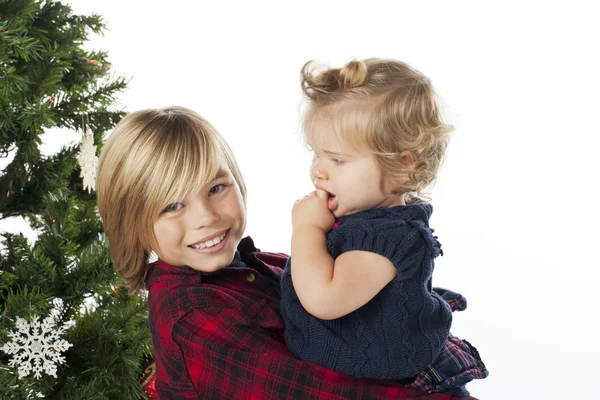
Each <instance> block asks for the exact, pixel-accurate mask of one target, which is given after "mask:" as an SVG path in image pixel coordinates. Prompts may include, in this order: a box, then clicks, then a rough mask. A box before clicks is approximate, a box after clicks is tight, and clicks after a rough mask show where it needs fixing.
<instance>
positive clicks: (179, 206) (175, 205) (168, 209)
mask: <svg viewBox="0 0 600 400" xmlns="http://www.w3.org/2000/svg"><path fill="white" fill-rule="evenodd" d="M182 208H183V204H182V203H171V204H169V205H168V206H166V207H165V208H163V210H162V212H163V213H165V212H173V211H179V210H181V209H182Z"/></svg>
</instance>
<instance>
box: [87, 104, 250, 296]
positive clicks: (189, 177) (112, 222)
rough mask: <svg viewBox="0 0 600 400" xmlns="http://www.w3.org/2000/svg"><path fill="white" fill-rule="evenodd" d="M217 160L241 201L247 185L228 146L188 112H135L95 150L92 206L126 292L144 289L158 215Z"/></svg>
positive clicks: (195, 186)
mask: <svg viewBox="0 0 600 400" xmlns="http://www.w3.org/2000/svg"><path fill="white" fill-rule="evenodd" d="M221 161H224V162H225V163H226V164H227V166H228V167H229V169H230V170H231V173H232V174H233V177H234V179H235V181H236V182H237V184H238V186H239V188H240V191H241V193H242V197H243V199H244V203H245V202H246V186H245V184H244V179H243V178H242V174H241V173H240V170H239V168H238V166H237V163H236V161H235V157H234V155H233V153H232V151H231V149H230V148H229V146H228V145H227V142H226V141H225V140H224V139H223V137H222V136H221V135H220V134H219V133H218V132H217V131H216V129H215V128H213V126H212V125H211V124H210V123H208V121H206V120H205V119H204V118H202V117H201V116H200V115H198V114H197V113H195V112H194V111H192V110H189V109H186V108H183V107H169V108H164V109H150V110H141V111H137V112H134V113H131V114H129V115H127V116H126V117H125V118H123V120H121V122H119V124H117V126H116V127H115V129H114V131H113V133H112V135H111V136H110V137H109V138H108V140H107V141H106V143H105V144H104V147H103V149H102V152H101V154H100V163H99V167H98V180H97V183H98V209H99V211H100V217H101V218H102V221H103V224H104V231H105V233H106V234H107V235H108V237H109V240H110V253H111V258H112V262H113V265H114V267H115V269H116V271H117V273H118V274H119V275H120V276H121V277H122V278H123V280H124V281H125V284H126V285H127V287H128V288H129V289H130V290H137V289H141V288H143V287H144V279H145V276H146V271H147V268H148V257H149V254H150V252H151V251H152V249H156V248H157V241H156V236H155V235H154V227H153V225H154V223H155V222H156V220H157V218H158V216H159V213H160V212H161V211H162V209H164V207H166V206H167V205H168V204H169V203H172V202H176V201H181V200H182V199H183V198H185V197H186V196H187V195H188V194H191V193H194V192H195V191H197V190H199V189H200V188H201V187H203V186H204V185H205V184H206V183H207V182H209V181H211V180H212V179H214V177H215V176H216V175H217V171H218V169H219V166H220V162H221Z"/></svg>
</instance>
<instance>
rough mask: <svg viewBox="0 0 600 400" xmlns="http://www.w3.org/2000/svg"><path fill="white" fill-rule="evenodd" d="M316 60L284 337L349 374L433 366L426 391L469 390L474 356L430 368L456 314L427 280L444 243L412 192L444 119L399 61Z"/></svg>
mask: <svg viewBox="0 0 600 400" xmlns="http://www.w3.org/2000/svg"><path fill="white" fill-rule="evenodd" d="M312 67H313V64H312V63H311V62H309V63H307V64H306V65H305V66H304V68H303V70H302V89H303V91H304V93H305V94H306V96H307V97H308V100H309V107H308V110H307V112H306V115H305V118H304V134H305V138H306V141H307V143H308V145H309V146H310V147H311V148H312V149H313V151H314V160H313V164H312V166H311V177H312V179H313V181H314V186H315V188H316V192H313V193H312V194H310V195H309V196H306V197H305V198H303V199H301V200H299V201H297V202H296V204H295V205H294V207H293V211H292V224H293V233H292V254H291V258H290V260H289V261H288V264H287V266H286V269H285V271H284V273H283V277H282V286H281V290H282V302H281V309H282V314H283V317H284V321H285V323H286V331H285V337H286V340H287V343H288V346H289V347H290V349H291V350H292V351H293V352H294V354H296V355H297V356H298V357H299V358H301V359H302V360H305V361H310V362H314V363H317V364H320V365H322V366H324V367H327V368H330V369H333V370H335V371H339V372H342V373H345V374H349V375H353V376H355V377H360V378H376V379H393V380H406V379H407V378H411V377H416V376H418V375H419V373H421V376H423V374H427V375H428V376H430V377H431V376H436V377H435V378H434V380H432V381H431V382H430V386H428V388H427V389H428V390H432V391H445V392H448V393H467V392H466V390H465V389H464V388H462V387H461V386H462V385H464V383H466V382H468V381H470V380H472V379H473V378H483V377H485V376H487V371H486V370H485V367H484V365H483V363H481V362H480V360H476V359H473V360H471V362H472V365H471V367H472V368H471V370H470V371H468V372H464V369H465V368H464V365H460V364H459V363H456V364H455V365H452V366H451V367H449V369H448V370H446V371H444V372H442V373H439V371H438V373H431V371H429V372H427V371H428V368H430V365H431V364H432V363H433V362H434V360H436V357H440V356H442V357H443V354H444V353H445V346H446V343H447V340H448V338H449V337H450V326H451V323H452V310H451V307H450V305H449V304H448V302H446V301H445V300H444V299H443V298H442V294H443V293H442V292H440V293H438V291H436V290H433V289H432V273H433V267H434V262H433V260H434V258H436V257H437V256H438V255H439V254H441V248H440V247H441V246H440V243H439V242H438V241H437V238H436V237H435V236H433V230H432V229H431V228H429V216H430V215H431V211H432V208H431V206H430V205H429V204H427V202H425V201H424V200H422V199H421V198H419V197H417V196H418V195H419V194H420V193H421V191H422V190H423V189H424V188H425V187H427V186H428V185H429V184H430V183H431V182H432V181H433V179H434V178H435V176H436V171H437V169H438V166H439V164H440V161H441V160H442V157H443V155H444V151H445V149H446V144H447V141H448V133H449V132H450V130H451V127H450V126H448V125H446V124H444V123H443V122H442V120H441V118H440V112H439V110H438V107H437V105H436V101H435V96H434V92H433V89H432V87H431V84H430V82H429V80H428V79H427V78H426V77H425V76H423V74H421V73H420V72H418V71H416V70H414V69H412V68H411V67H409V66H408V65H406V64H404V63H402V62H398V61H394V60H382V59H368V60H365V61H353V62H350V63H348V64H347V65H346V66H344V67H343V68H341V69H328V70H325V71H323V72H320V73H319V72H314V70H313V68H312ZM292 260H293V262H292ZM445 294H446V295H448V294H449V293H448V292H446V293H445ZM450 339H451V340H454V339H455V338H452V337H450ZM459 342H460V341H459ZM438 361H439V360H438ZM461 371H462V372H461ZM445 374H448V375H445ZM450 376H454V377H456V376H460V379H454V381H452V382H447V380H448V378H449V377H450ZM411 382H412V381H411ZM413 383H414V382H413Z"/></svg>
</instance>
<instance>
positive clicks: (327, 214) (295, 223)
mask: <svg viewBox="0 0 600 400" xmlns="http://www.w3.org/2000/svg"><path fill="white" fill-rule="evenodd" d="M328 197H329V195H328V194H327V192H326V191H324V190H320V189H317V190H316V191H315V192H312V193H311V194H309V195H308V196H304V197H303V198H301V199H300V200H297V201H296V202H295V203H294V207H293V208H292V227H293V229H297V228H299V227H301V226H304V225H309V226H316V227H318V228H319V229H322V230H323V231H324V232H329V230H330V229H331V226H332V225H333V223H334V222H335V217H334V216H333V214H332V213H331V211H329V208H327V198H328Z"/></svg>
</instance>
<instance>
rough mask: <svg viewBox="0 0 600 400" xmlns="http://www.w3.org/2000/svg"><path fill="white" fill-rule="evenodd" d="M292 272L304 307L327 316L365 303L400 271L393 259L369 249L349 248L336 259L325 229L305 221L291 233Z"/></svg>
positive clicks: (316, 314)
mask: <svg viewBox="0 0 600 400" xmlns="http://www.w3.org/2000/svg"><path fill="white" fill-rule="evenodd" d="M291 274H292V282H293V284H294V289H295V291H296V293H297V295H298V299H299V300H300V302H301V303H302V306H303V307H304V309H306V311H308V312H309V313H310V314H312V315H313V316H314V317H317V318H320V319H325V320H327V319H335V318H339V317H342V316H344V315H346V314H348V313H350V312H352V311H354V310H356V309H358V308H360V307H362V306H363V305H364V304H366V303H367V302H369V300H371V299H372V298H373V297H375V295H376V294H377V293H379V292H380V291H381V289H383V288H384V287H385V286H386V285H387V284H388V283H390V281H392V279H394V278H395V277H396V274H397V272H396V268H394V265H393V264H392V263H391V261H390V260H388V259H387V258H385V257H383V256H381V255H379V254H376V253H372V252H367V251H358V250H353V251H348V252H345V253H343V254H342V255H340V256H339V257H338V258H337V259H336V260H335V261H334V260H333V258H332V257H331V256H330V255H329V252H328V251H327V246H326V237H325V232H324V231H323V230H322V229H319V228H318V227H314V226H309V225H304V226H301V227H299V228H297V229H294V231H293V233H292V263H291Z"/></svg>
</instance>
